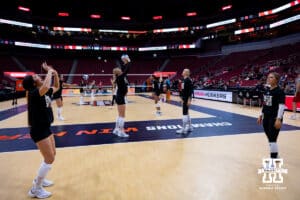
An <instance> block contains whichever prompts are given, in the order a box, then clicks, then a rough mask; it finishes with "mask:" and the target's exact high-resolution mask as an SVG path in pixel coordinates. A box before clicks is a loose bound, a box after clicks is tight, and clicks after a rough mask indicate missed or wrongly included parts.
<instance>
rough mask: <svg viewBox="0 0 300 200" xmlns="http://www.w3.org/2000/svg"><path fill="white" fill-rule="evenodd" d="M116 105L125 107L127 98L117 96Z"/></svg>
mask: <svg viewBox="0 0 300 200" xmlns="http://www.w3.org/2000/svg"><path fill="white" fill-rule="evenodd" d="M116 103H117V105H124V104H126V103H125V96H122V95H117V96H116Z"/></svg>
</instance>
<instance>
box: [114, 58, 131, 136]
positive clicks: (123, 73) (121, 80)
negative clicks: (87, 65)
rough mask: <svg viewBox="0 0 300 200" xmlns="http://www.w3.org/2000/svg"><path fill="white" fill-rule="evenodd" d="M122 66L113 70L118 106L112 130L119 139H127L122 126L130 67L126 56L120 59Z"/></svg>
mask: <svg viewBox="0 0 300 200" xmlns="http://www.w3.org/2000/svg"><path fill="white" fill-rule="evenodd" d="M121 58H122V60H123V62H124V65H123V66H122V69H123V70H122V69H120V68H114V69H113V74H114V77H113V78H114V81H113V82H114V83H115V84H116V87H117V91H116V103H117V105H118V117H117V119H116V127H115V129H114V130H113V134H115V135H117V136H119V137H129V135H127V134H126V133H125V131H124V124H125V109H126V100H125V96H126V94H127V92H128V88H127V86H128V80H127V73H128V71H129V66H130V64H129V63H130V59H129V57H128V55H124V56H122V57H121Z"/></svg>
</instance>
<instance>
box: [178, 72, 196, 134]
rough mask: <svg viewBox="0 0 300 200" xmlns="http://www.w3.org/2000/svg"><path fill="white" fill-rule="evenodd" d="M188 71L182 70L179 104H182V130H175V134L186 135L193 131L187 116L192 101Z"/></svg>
mask: <svg viewBox="0 0 300 200" xmlns="http://www.w3.org/2000/svg"><path fill="white" fill-rule="evenodd" d="M190 74H191V72H190V70H189V69H184V70H183V72H182V76H183V81H182V85H181V93H180V97H181V103H182V114H183V116H182V128H181V129H180V130H177V131H176V133H178V134H187V133H188V132H191V131H192V130H193V127H192V124H191V117H190V115H189V107H190V105H191V101H192V93H193V83H192V80H191V78H190Z"/></svg>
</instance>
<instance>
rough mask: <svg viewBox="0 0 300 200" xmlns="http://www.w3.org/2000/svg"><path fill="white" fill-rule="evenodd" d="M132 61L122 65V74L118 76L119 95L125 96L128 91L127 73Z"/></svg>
mask: <svg viewBox="0 0 300 200" xmlns="http://www.w3.org/2000/svg"><path fill="white" fill-rule="evenodd" d="M129 67H130V62H129V63H127V64H125V65H123V66H122V72H123V73H122V74H121V75H119V76H117V77H116V84H117V95H119V96H125V95H126V94H127V92H128V88H127V86H128V84H129V83H128V79H127V73H128V71H129Z"/></svg>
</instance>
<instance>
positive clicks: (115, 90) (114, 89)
mask: <svg viewBox="0 0 300 200" xmlns="http://www.w3.org/2000/svg"><path fill="white" fill-rule="evenodd" d="M114 80H116V77H115V75H114V74H113V79H111V80H110V81H111V85H112V89H111V93H112V99H111V106H114V104H115V101H116V96H117V93H116V92H117V88H116V87H117V86H116V83H115V82H114Z"/></svg>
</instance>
